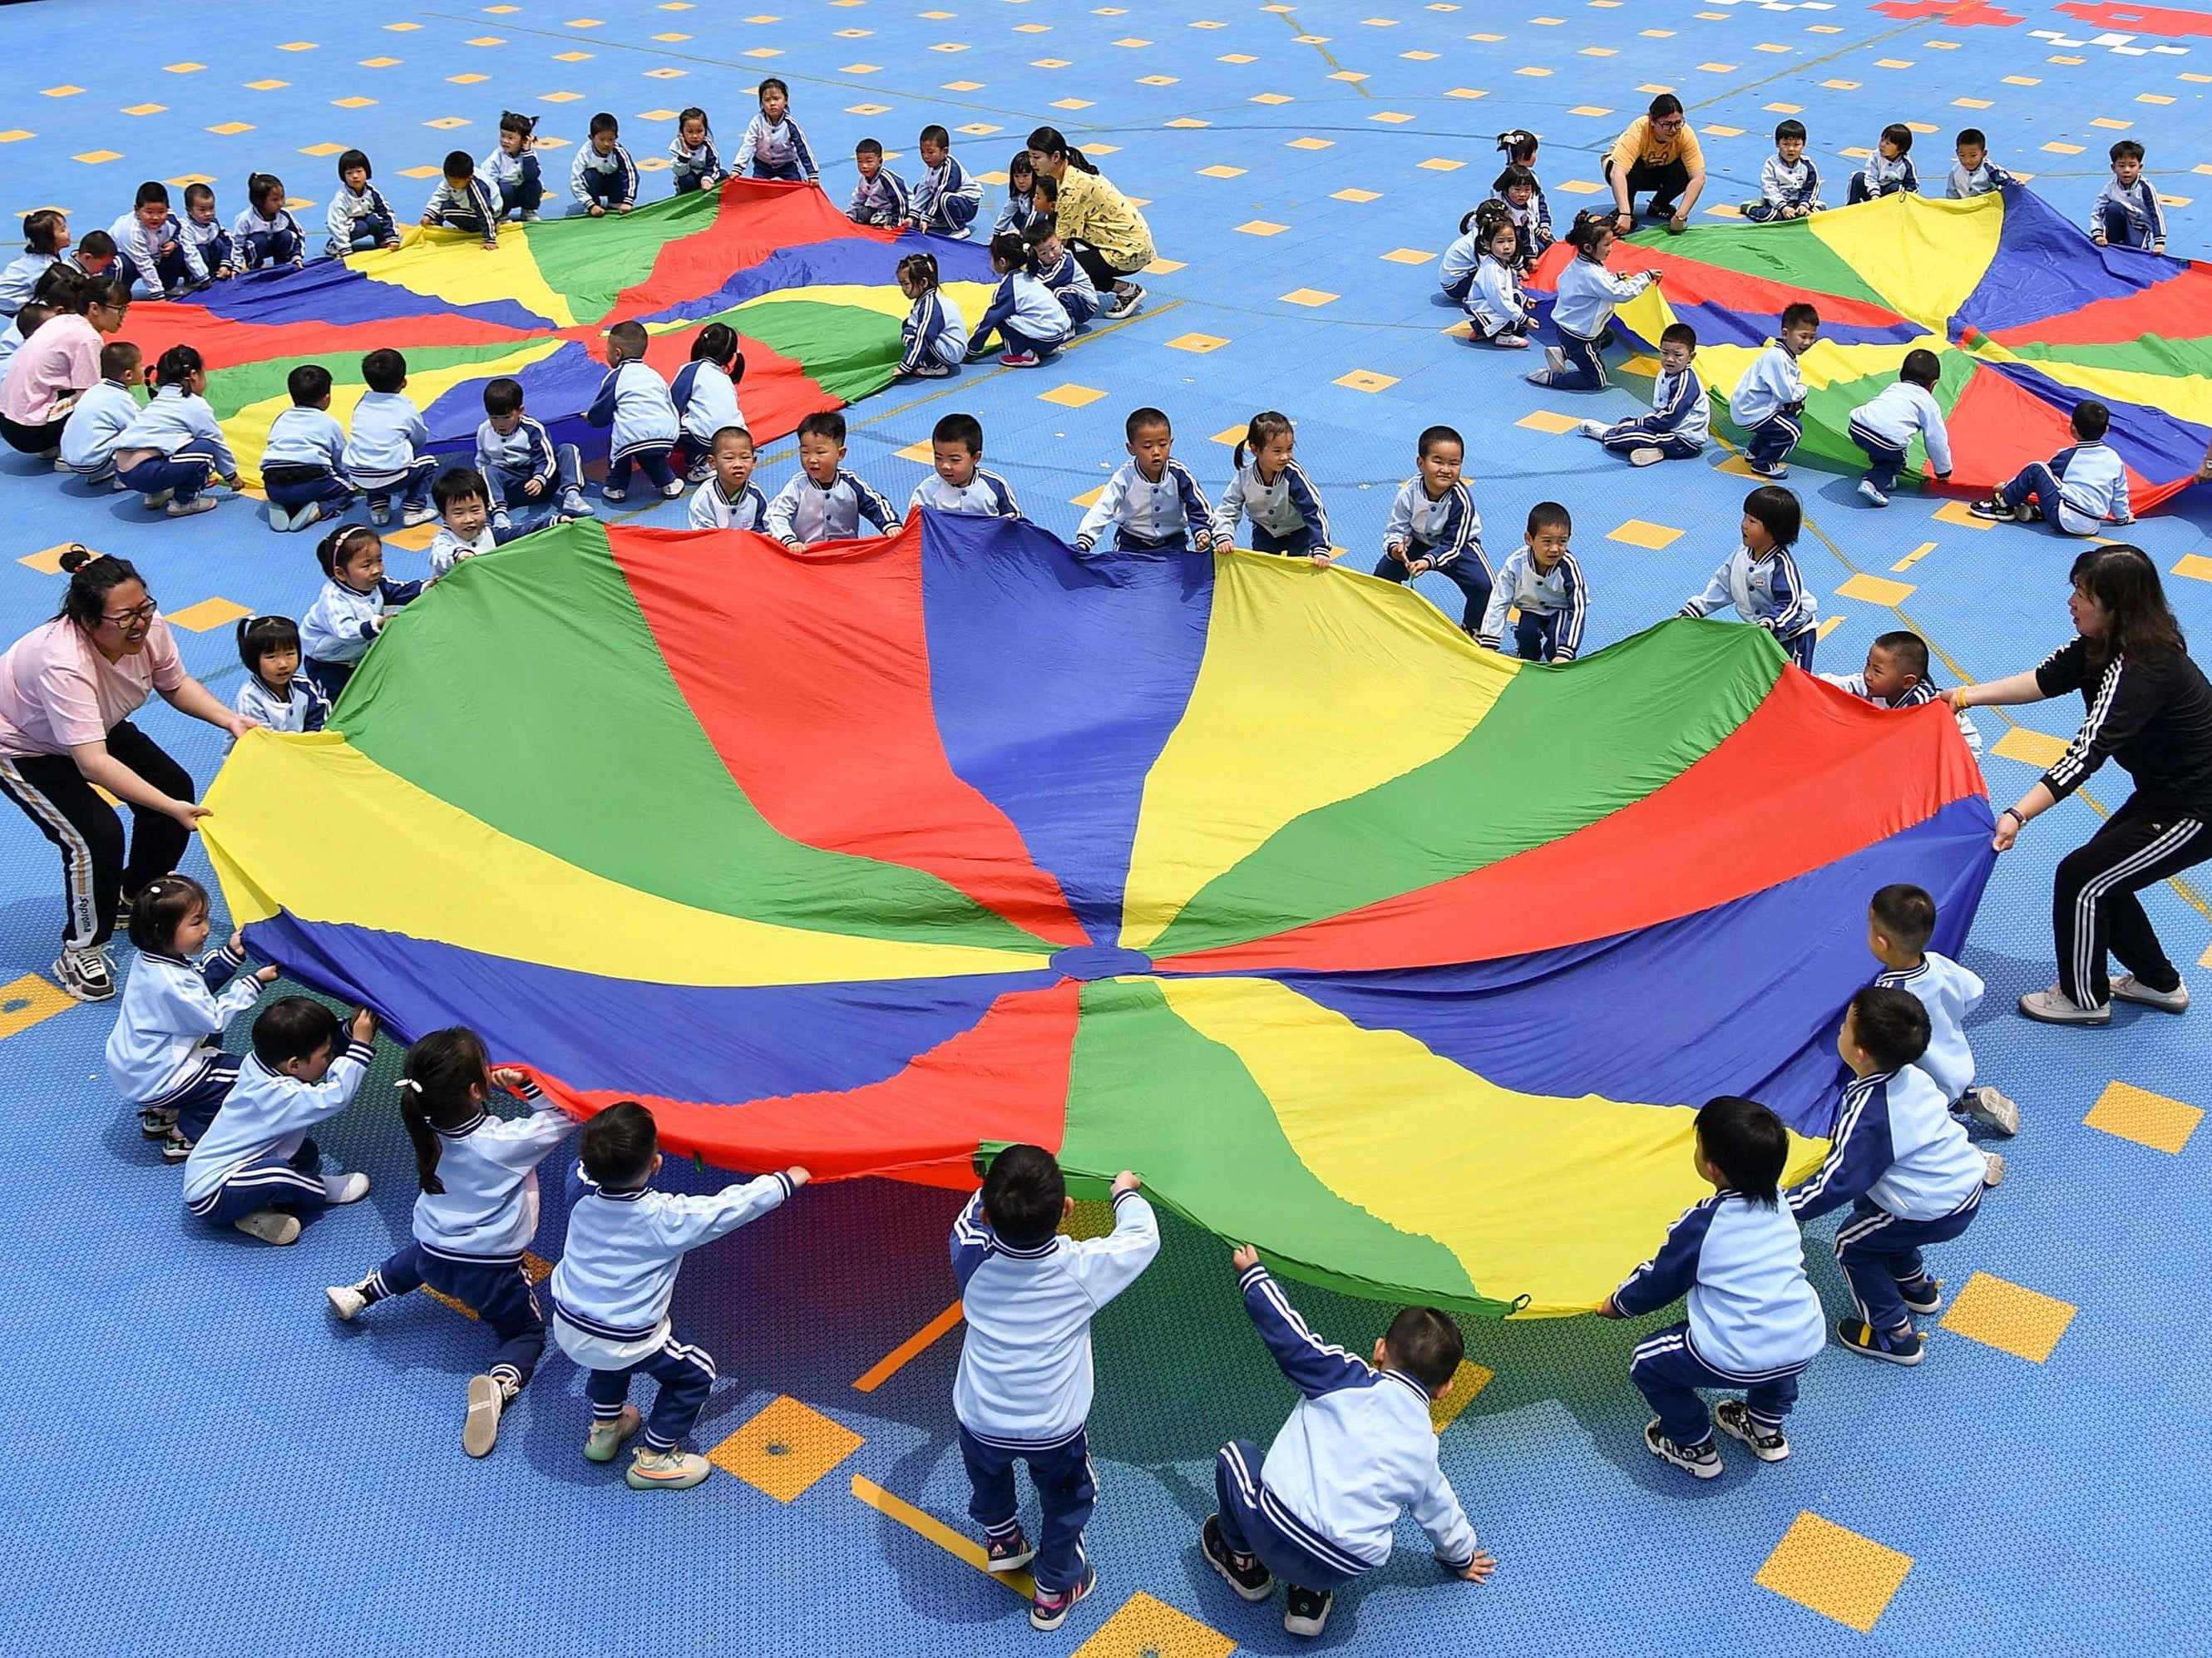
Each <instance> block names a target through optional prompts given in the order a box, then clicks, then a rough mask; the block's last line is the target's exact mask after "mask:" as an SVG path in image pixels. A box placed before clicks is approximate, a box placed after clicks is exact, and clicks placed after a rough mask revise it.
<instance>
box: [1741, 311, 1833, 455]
mask: <svg viewBox="0 0 2212 1658" xmlns="http://www.w3.org/2000/svg"><path fill="white" fill-rule="evenodd" d="M1819 337H1820V313H1819V312H1818V311H1815V310H1814V308H1813V307H1811V306H1809V305H1807V304H1805V303H1804V302H1803V301H1798V302H1797V303H1796V304H1794V305H1789V306H1784V307H1783V310H1782V331H1781V332H1780V334H1778V336H1777V337H1775V340H1774V343H1772V344H1771V345H1769V346H1768V347H1767V348H1766V349H1765V350H1764V351H1762V352H1760V353H1759V355H1757V356H1755V357H1753V359H1752V360H1751V367H1748V368H1747V369H1745V370H1744V371H1743V375H1742V378H1741V379H1740V380H1737V381H1736V383H1735V391H1734V392H1730V393H1729V415H1730V416H1732V417H1733V418H1734V419H1735V423H1736V424H1737V425H1738V426H1741V428H1743V429H1744V434H1745V438H1746V441H1745V443H1744V446H1743V464H1744V465H1747V466H1748V467H1749V468H1751V470H1752V471H1754V472H1756V473H1758V474H1759V477H1765V478H1783V477H1789V476H1790V467H1789V459H1790V451H1791V450H1793V449H1795V448H1796V446H1797V440H1798V439H1800V438H1802V437H1803V436H1804V435H1805V428H1804V425H1803V420H1804V415H1805V374H1804V371H1803V370H1802V369H1801V368H1800V367H1798V366H1797V360H1798V358H1800V357H1802V356H1803V355H1805V354H1806V353H1807V352H1808V351H1809V350H1811V349H1813V342H1814V340H1816V339H1818V338H1819Z"/></svg>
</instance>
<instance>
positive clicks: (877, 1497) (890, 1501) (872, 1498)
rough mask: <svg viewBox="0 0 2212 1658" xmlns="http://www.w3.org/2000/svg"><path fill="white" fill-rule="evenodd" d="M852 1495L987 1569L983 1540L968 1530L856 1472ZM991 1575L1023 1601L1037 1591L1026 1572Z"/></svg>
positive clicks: (977, 1565) (977, 1566) (967, 1560)
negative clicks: (949, 1523)
mask: <svg viewBox="0 0 2212 1658" xmlns="http://www.w3.org/2000/svg"><path fill="white" fill-rule="evenodd" d="M853 1495H854V1497H858V1498H859V1499H860V1501H861V1502H863V1503H866V1504H867V1505H868V1506H869V1507H870V1508H872V1509H875V1510H876V1512H877V1513H878V1514H880V1515H884V1518H886V1519H889V1520H896V1521H898V1522H899V1524H900V1525H902V1526H904V1527H906V1528H907V1529H908V1531H910V1532H912V1533H914V1534H915V1536H917V1537H920V1538H921V1539H923V1540H926V1541H927V1542H931V1543H934V1544H936V1545H937V1546H938V1547H939V1548H940V1549H943V1550H944V1551H945V1552H946V1553H947V1554H949V1555H951V1557H952V1558H954V1559H956V1560H963V1561H965V1562H967V1564H969V1565H971V1566H973V1567H975V1570H977V1571H983V1570H987V1567H986V1565H985V1561H984V1554H983V1546H982V1545H981V1543H978V1542H977V1541H976V1540H975V1539H974V1538H972V1537H969V1536H968V1535H967V1534H966V1533H963V1532H957V1531H955V1530H953V1529H952V1527H950V1526H948V1525H946V1524H945V1522H944V1521H942V1520H939V1518H938V1517H937V1516H936V1515H933V1514H927V1513H925V1512H923V1511H922V1510H921V1509H917V1508H916V1507H915V1506H914V1504H913V1503H909V1502H908V1501H907V1500H906V1499H905V1498H904V1497H896V1496H894V1495H893V1494H892V1493H891V1492H890V1491H885V1490H884V1488H883V1487H882V1486H881V1485H878V1484H876V1482H875V1481H874V1480H872V1479H866V1478H864V1477H863V1476H861V1475H860V1474H857V1473H856V1474H854V1476H853ZM991 1577H992V1580H993V1581H994V1582H1000V1583H1004V1584H1005V1585H1006V1587H1007V1588H1009V1589H1011V1590H1012V1591H1013V1593H1014V1594H1018V1595H1019V1596H1021V1598H1022V1599H1023V1600H1029V1599H1030V1598H1031V1597H1032V1596H1034V1595H1035V1594H1036V1582H1035V1581H1034V1580H1032V1579H1031V1578H1030V1575H1029V1574H1028V1573H1027V1572H1025V1571H1010V1572H993V1573H991Z"/></svg>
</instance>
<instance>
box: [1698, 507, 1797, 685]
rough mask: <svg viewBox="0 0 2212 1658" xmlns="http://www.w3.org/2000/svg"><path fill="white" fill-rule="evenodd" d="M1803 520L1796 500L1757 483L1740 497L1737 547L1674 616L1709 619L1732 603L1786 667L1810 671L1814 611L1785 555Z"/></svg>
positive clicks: (1790, 557) (1793, 564) (1790, 558)
mask: <svg viewBox="0 0 2212 1658" xmlns="http://www.w3.org/2000/svg"><path fill="white" fill-rule="evenodd" d="M1803 521H1804V520H1803V515H1802V513H1801V512H1800V511H1799V508H1798V506H1797V497H1796V496H1795V495H1791V494H1790V491H1789V490H1787V489H1784V488H1783V487H1782V486H1781V485H1780V484H1778V483H1762V484H1760V485H1759V488H1758V489H1753V491H1752V492H1751V493H1750V494H1749V495H1746V496H1745V497H1744V498H1743V545H1741V547H1739V548H1737V549H1736V550H1735V553H1733V554H1732V555H1731V556H1729V561H1728V562H1726V563H1725V564H1723V565H1722V566H1721V567H1720V568H1719V569H1717V570H1716V571H1714V572H1713V579H1712V580H1711V581H1709V582H1707V583H1706V584H1705V592H1701V593H1699V594H1698V595H1697V596H1696V597H1695V598H1692V599H1691V600H1690V601H1689V602H1688V603H1687V604H1684V605H1683V606H1682V608H1681V610H1679V611H1678V612H1676V614H1677V615H1680V616H1711V614H1712V613H1713V612H1714V611H1715V610H1719V609H1720V608H1721V607H1722V606H1723V605H1724V604H1733V605H1735V613H1736V614H1737V615H1738V616H1741V617H1742V618H1743V619H1744V620H1745V621H1746V622H1748V623H1751V624H1752V625H1753V627H1756V628H1764V629H1766V631H1767V632H1769V633H1771V634H1772V635H1774V642H1775V643H1776V644H1778V645H1779V646H1781V647H1782V648H1783V650H1784V653H1787V654H1788V656H1789V658H1790V660H1791V661H1792V662H1795V663H1796V665H1798V666H1799V667H1801V668H1802V669H1804V670H1805V671H1806V672H1807V673H1810V672H1812V671H1813V647H1814V646H1815V645H1817V644H1818V643H1819V642H1820V605H1819V604H1818V603H1817V602H1815V600H1814V598H1813V595H1812V594H1811V593H1809V592H1807V591H1806V590H1805V578H1804V577H1803V576H1802V575H1800V574H1798V573H1797V560H1796V556H1795V555H1794V554H1793V553H1791V551H1790V549H1791V548H1792V547H1794V546H1796V544H1797V534H1798V531H1799V530H1800V528H1801V527H1802V525H1803Z"/></svg>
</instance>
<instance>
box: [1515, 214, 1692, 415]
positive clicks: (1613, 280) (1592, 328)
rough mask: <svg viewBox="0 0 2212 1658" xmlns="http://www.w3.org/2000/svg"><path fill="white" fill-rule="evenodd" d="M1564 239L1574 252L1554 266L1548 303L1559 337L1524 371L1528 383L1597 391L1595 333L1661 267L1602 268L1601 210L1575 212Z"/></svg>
mask: <svg viewBox="0 0 2212 1658" xmlns="http://www.w3.org/2000/svg"><path fill="white" fill-rule="evenodd" d="M1567 245H1568V246H1570V247H1571V248H1573V249H1574V250H1575V257H1574V258H1571V259H1569V260H1568V261H1567V262H1566V264H1564V265H1561V266H1560V267H1559V298H1558V301H1557V302H1556V303H1555V304H1554V305H1553V307H1552V326H1553V328H1554V329H1556V330H1557V331H1559V344H1557V345H1548V346H1546V347H1545V348H1544V361H1545V364H1546V366H1545V367H1542V368H1540V369H1538V370H1537V371H1536V372H1535V373H1534V374H1531V375H1529V376H1528V383H1529V384H1530V385H1532V386H1556V387H1558V388H1559V389H1560V390H1561V391H1567V392H1602V391H1603V390H1605V387H1606V378H1605V360H1604V359H1603V358H1602V357H1601V356H1599V355H1598V351H1597V343H1598V337H1599V336H1600V335H1601V334H1603V333H1604V332H1605V331H1606V328H1607V325H1609V324H1610V323H1611V322H1612V320H1613V308H1614V307H1616V306H1618V305H1620V303H1621V301H1624V300H1632V299H1634V298H1635V297H1636V296H1637V295H1638V294H1641V293H1642V292H1643V291H1644V289H1645V288H1649V287H1650V285H1651V284H1652V283H1653V282H1657V281H1658V280H1659V276H1660V273H1659V272H1658V271H1657V270H1638V271H1632V272H1631V273H1630V274H1628V275H1627V276H1614V275H1613V272H1611V271H1610V270H1607V269H1606V268H1605V262H1606V260H1607V258H1608V257H1609V256H1610V255H1611V254H1612V252H1613V224H1612V222H1611V220H1610V218H1609V217H1608V216H1606V215H1603V214H1598V213H1589V212H1583V213H1577V215H1575V222H1574V224H1573V225H1572V226H1571V228H1569V229H1568V231H1567Z"/></svg>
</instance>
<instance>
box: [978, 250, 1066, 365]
mask: <svg viewBox="0 0 2212 1658" xmlns="http://www.w3.org/2000/svg"><path fill="white" fill-rule="evenodd" d="M991 269H992V270H995V271H997V272H999V273H1000V274H999V287H998V291H997V292H996V293H994V294H993V295H991V303H990V305H989V307H987V309H986V310H985V311H984V313H983V318H982V320H981V322H978V323H977V324H976V325H975V334H974V336H973V337H971V338H970V339H969V342H968V355H969V356H970V357H979V356H981V355H983V353H984V352H985V351H986V350H987V349H989V345H990V340H991V336H992V334H993V333H994V332H995V333H997V334H999V335H1000V337H1002V338H1003V339H1004V340H1005V342H1006V354H1005V355H1003V356H1001V357H1000V359H999V361H1000V363H1001V364H1003V365H1004V366H1005V367H1008V368H1034V367H1036V366H1037V365H1038V364H1039V363H1040V362H1042V361H1044V359H1045V358H1047V357H1048V356H1051V355H1053V354H1054V352H1056V351H1058V350H1059V349H1060V347H1061V346H1063V345H1065V344H1066V343H1067V338H1068V336H1069V335H1071V334H1073V332H1074V331H1075V325H1074V323H1073V321H1071V320H1070V319H1069V317H1068V314H1067V313H1066V311H1065V310H1063V309H1062V308H1061V307H1060V301H1059V300H1057V299H1056V298H1054V295H1053V291H1052V290H1051V289H1050V288H1047V287H1046V286H1045V285H1044V284H1043V283H1042V282H1039V281H1038V280H1037V252H1036V248H1035V247H1033V246H1030V244H1029V242H1027V241H1026V240H1024V239H1023V238H1022V236H1021V235H1020V234H1018V233H1017V232H1015V231H1011V230H1002V231H1000V233H999V234H997V235H995V236H994V237H992V238H991Z"/></svg>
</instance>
